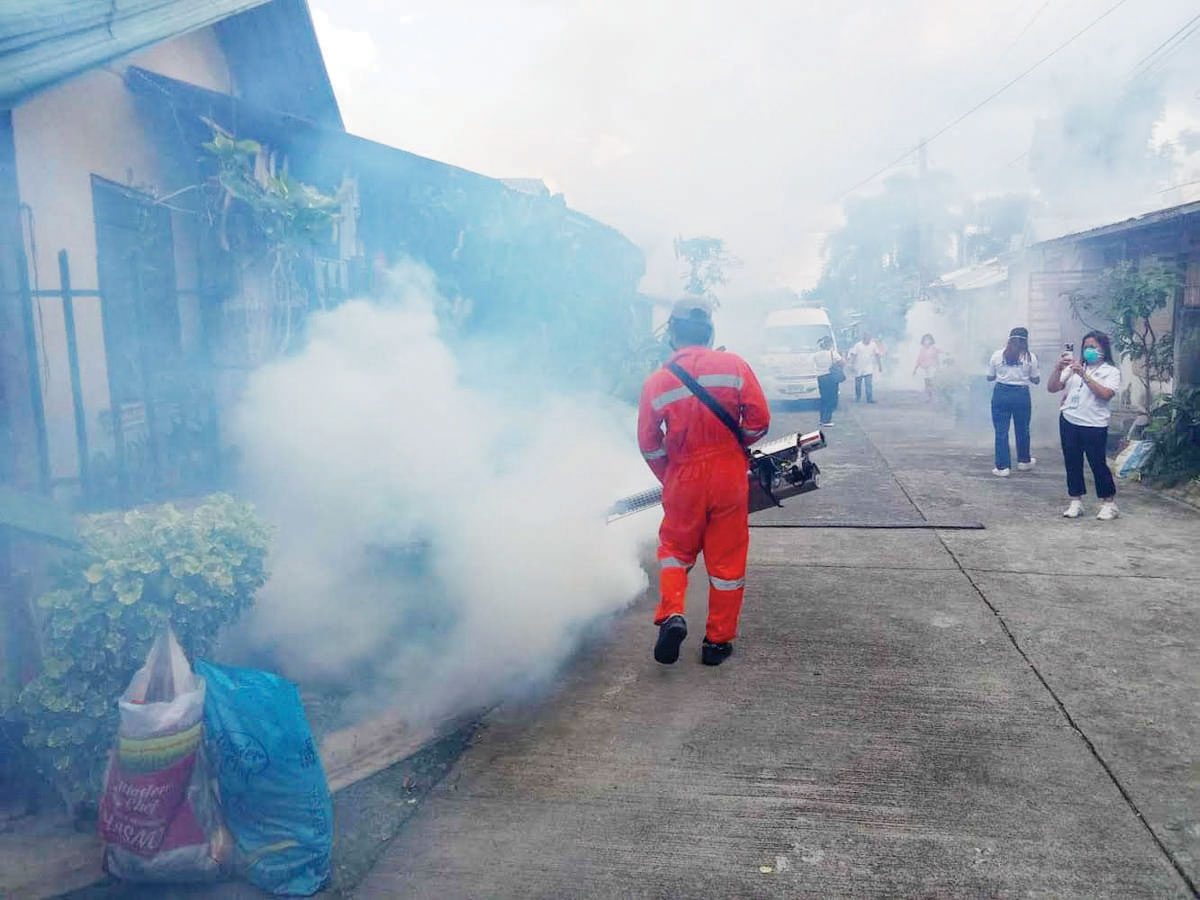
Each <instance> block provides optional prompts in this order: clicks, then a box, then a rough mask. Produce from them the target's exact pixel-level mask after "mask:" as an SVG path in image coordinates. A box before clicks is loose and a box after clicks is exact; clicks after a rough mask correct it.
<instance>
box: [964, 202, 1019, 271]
mask: <svg viewBox="0 0 1200 900" xmlns="http://www.w3.org/2000/svg"><path fill="white" fill-rule="evenodd" d="M1032 211H1033V198H1032V197H1030V196H1029V195H1028V194H997V195H996V196H993V197H984V198H982V199H980V200H977V201H976V202H975V203H973V204H972V205H971V208H970V209H969V210H968V212H967V214H966V216H965V222H964V225H963V229H962V246H961V252H960V257H961V261H962V263H963V264H964V265H970V264H971V263H979V262H983V261H984V260H988V259H992V258H994V257H997V256H999V255H1000V254H1002V253H1007V252H1008V251H1009V250H1012V249H1014V247H1013V243H1014V241H1015V240H1021V241H1023V240H1024V238H1025V234H1026V231H1027V229H1028V227H1029V219H1030V215H1031V213H1032Z"/></svg>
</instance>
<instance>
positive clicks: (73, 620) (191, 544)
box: [18, 494, 270, 803]
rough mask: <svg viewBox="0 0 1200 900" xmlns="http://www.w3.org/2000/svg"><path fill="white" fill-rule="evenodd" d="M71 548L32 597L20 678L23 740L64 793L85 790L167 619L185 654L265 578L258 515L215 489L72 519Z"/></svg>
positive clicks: (87, 794) (236, 611) (80, 796)
mask: <svg viewBox="0 0 1200 900" xmlns="http://www.w3.org/2000/svg"><path fill="white" fill-rule="evenodd" d="M80 535H81V538H82V541H83V547H82V549H81V550H80V551H79V552H78V553H76V554H74V555H73V556H72V557H71V558H69V559H68V560H66V561H64V562H62V563H60V564H59V565H58V566H57V567H56V569H55V571H54V572H53V576H54V587H53V589H52V590H50V591H49V592H47V593H46V594H44V595H43V596H42V597H41V598H40V599H39V600H38V605H39V607H40V608H41V609H42V610H43V611H44V619H43V623H42V635H41V637H42V658H43V664H42V673H41V674H40V675H39V676H38V677H37V678H35V679H34V680H33V681H31V682H30V683H29V684H28V685H26V686H25V688H24V689H23V690H22V692H21V695H20V698H19V701H18V711H19V714H20V716H21V717H22V718H23V720H24V723H25V725H26V726H27V730H26V733H25V739H24V740H25V744H26V746H28V747H29V748H30V749H31V750H32V751H33V752H34V754H35V756H36V758H37V760H38V764H39V766H40V767H41V768H42V770H43V773H44V774H45V775H46V776H47V777H48V778H49V779H50V780H51V781H52V782H53V783H54V784H55V785H56V786H57V787H58V789H59V791H60V793H61V794H62V796H63V798H64V800H66V801H67V802H68V803H75V802H78V801H81V800H89V799H92V798H93V797H94V796H95V794H96V792H97V791H98V789H99V786H100V778H101V776H102V774H103V766H104V762H105V760H106V758H107V753H108V750H109V748H110V746H111V745H112V742H113V738H114V735H115V734H116V727H117V698H118V697H119V696H120V694H121V693H122V691H124V690H125V687H126V685H127V684H128V682H129V679H130V677H131V676H132V675H133V673H134V672H135V671H136V670H137V669H138V668H139V667H140V666H141V665H142V663H143V662H144V660H145V657H146V653H147V652H148V651H149V649H150V645H151V644H152V643H153V641H154V637H155V635H157V634H158V633H159V632H160V631H161V630H162V628H163V627H164V626H165V625H167V624H170V625H171V626H172V627H173V628H174V629H175V633H176V635H177V636H178V637H179V641H180V644H181V645H182V646H183V648H184V650H185V651H186V652H187V653H188V655H189V657H190V658H192V659H195V658H196V657H197V656H203V655H204V654H206V653H207V652H208V650H209V648H210V647H211V645H212V642H213V640H215V638H216V637H217V634H218V632H219V631H220V630H221V628H222V627H223V626H225V625H228V624H229V623H231V622H233V621H234V620H235V619H237V617H238V616H239V615H240V614H241V613H242V611H243V610H245V609H246V608H247V607H248V606H249V605H250V604H251V603H252V601H253V598H254V592H255V591H256V590H258V588H260V587H261V586H262V585H263V583H264V582H265V581H266V567H265V561H266V555H267V548H268V545H269V542H270V538H269V533H268V530H267V527H266V526H265V525H263V524H262V523H261V522H260V521H259V520H258V519H257V518H256V517H255V515H254V512H253V510H252V509H251V507H250V506H249V505H248V504H245V503H239V502H237V501H235V500H234V499H233V498H232V497H229V496H227V495H224V494H217V495H213V496H212V497H209V498H208V499H207V500H206V502H204V503H202V504H200V505H199V506H196V507H195V508H193V509H191V510H190V511H188V512H181V511H179V510H177V509H175V507H173V506H170V505H167V506H160V507H153V508H143V509H137V510H133V511H130V512H118V513H103V514H99V515H92V516H87V517H85V518H84V519H83V520H82V525H81V529H80Z"/></svg>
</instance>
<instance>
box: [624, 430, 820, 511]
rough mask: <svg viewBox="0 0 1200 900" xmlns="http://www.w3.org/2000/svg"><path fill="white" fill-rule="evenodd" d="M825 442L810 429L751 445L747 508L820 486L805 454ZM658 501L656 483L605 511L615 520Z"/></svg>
mask: <svg viewBox="0 0 1200 900" xmlns="http://www.w3.org/2000/svg"><path fill="white" fill-rule="evenodd" d="M824 446H825V435H824V433H822V432H821V431H810V432H808V433H807V434H799V433H796V434H789V435H788V436H787V437H783V438H779V439H778V440H775V441H769V442H768V443H766V444H763V445H761V446H759V447H756V448H754V449H752V450H751V451H750V452H749V454H748V455H747V463H748V471H747V477H748V479H749V482H750V483H749V490H750V512H751V513H756V512H759V511H761V510H764V509H770V508H771V507H773V506H782V505H783V501H784V500H786V499H788V498H789V497H795V496H796V495H797V494H807V493H808V492H809V491H815V490H816V489H817V488H818V487H820V486H821V485H820V475H821V470H820V469H819V468H817V464H816V463H815V462H813V461H812V460H811V459H809V458H808V454H810V453H812V452H813V451H814V450H820V449H821V448H822V447H824ZM661 503H662V486H661V485H659V486H658V487H655V488H651V489H650V490H648V491H642V492H641V493H640V494H632V495H630V496H628V497H624V498H622V499H620V500H618V501H617V502H616V503H614V504H613V505H612V508H611V509H609V511H608V521H609V522H615V521H616V520H617V519H623V518H625V517H626V516H631V515H633V514H634V513H638V512H641V511H642V510H646V509H651V508H653V507H655V506H658V505H660V504H661Z"/></svg>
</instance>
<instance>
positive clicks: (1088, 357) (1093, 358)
mask: <svg viewBox="0 0 1200 900" xmlns="http://www.w3.org/2000/svg"><path fill="white" fill-rule="evenodd" d="M1083 361H1084V362H1088V363H1094V362H1099V361H1100V351H1099V350H1097V349H1096V348H1095V347H1084V348H1083Z"/></svg>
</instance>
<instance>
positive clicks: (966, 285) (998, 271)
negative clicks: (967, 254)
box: [933, 256, 1008, 291]
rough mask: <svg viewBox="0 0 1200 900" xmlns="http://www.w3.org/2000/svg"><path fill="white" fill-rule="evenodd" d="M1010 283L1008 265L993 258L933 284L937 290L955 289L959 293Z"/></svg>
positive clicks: (957, 271) (953, 273)
mask: <svg viewBox="0 0 1200 900" xmlns="http://www.w3.org/2000/svg"><path fill="white" fill-rule="evenodd" d="M1006 281H1008V263H1007V262H1004V261H1002V260H1001V259H1000V257H998V256H997V257H993V258H992V259H989V260H987V261H985V262H981V263H977V264H976V265H973V266H965V267H964V268H961V269H955V270H954V271H953V272H947V273H946V274H945V275H943V276H941V277H940V278H938V280H937V281H935V282H934V283H933V287H935V288H954V289H955V290H958V291H977V290H980V289H982V288H989V287H995V286H996V285H998V284H1003V283H1004V282H1006Z"/></svg>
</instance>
